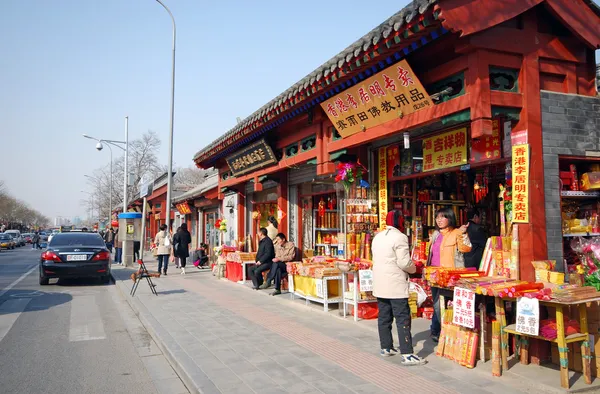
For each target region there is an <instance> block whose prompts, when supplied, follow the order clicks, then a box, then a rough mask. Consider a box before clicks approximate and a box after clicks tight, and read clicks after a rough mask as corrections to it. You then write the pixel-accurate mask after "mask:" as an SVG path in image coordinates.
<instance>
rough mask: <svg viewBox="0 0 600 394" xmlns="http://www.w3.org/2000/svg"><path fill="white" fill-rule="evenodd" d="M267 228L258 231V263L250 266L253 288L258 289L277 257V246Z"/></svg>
mask: <svg viewBox="0 0 600 394" xmlns="http://www.w3.org/2000/svg"><path fill="white" fill-rule="evenodd" d="M267 235H268V232H267V229H266V228H264V227H261V229H260V230H259V231H258V239H259V240H260V242H259V244H258V252H256V265H255V266H253V267H251V268H250V278H251V279H252V284H253V285H254V286H253V287H252V288H253V289H254V290H258V289H259V287H260V285H262V283H263V276H262V274H263V272H265V271H267V270H270V269H271V266H272V265H273V257H275V248H274V247H273V241H271V238H269V237H268V236H267Z"/></svg>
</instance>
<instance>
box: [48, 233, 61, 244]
mask: <svg viewBox="0 0 600 394" xmlns="http://www.w3.org/2000/svg"><path fill="white" fill-rule="evenodd" d="M56 234H60V233H59V232H58V230H54V231H52V232H51V233H50V235H48V243H50V241H52V238H54V236H55V235H56Z"/></svg>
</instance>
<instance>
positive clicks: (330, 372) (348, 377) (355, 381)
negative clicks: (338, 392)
mask: <svg viewBox="0 0 600 394" xmlns="http://www.w3.org/2000/svg"><path fill="white" fill-rule="evenodd" d="M319 370H320V371H322V372H323V373H324V374H326V375H327V376H329V377H330V378H332V379H335V380H337V381H338V382H340V383H342V384H345V385H348V386H350V387H352V388H353V390H354V387H355V386H362V385H364V384H366V383H368V382H367V381H366V380H364V379H362V378H360V377H358V376H356V375H355V374H353V373H352V372H350V371H347V370H345V369H343V368H341V367H338V366H337V365H336V366H335V367H334V368H319Z"/></svg>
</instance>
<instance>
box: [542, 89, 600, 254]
mask: <svg viewBox="0 0 600 394" xmlns="http://www.w3.org/2000/svg"><path fill="white" fill-rule="evenodd" d="M541 105H542V130H543V147H544V192H545V199H546V239H547V242H548V258H549V259H551V260H556V261H557V263H558V264H561V266H562V261H563V247H562V245H563V243H562V242H563V237H562V227H561V216H560V212H561V210H560V184H559V174H558V172H559V170H558V155H569V156H585V155H586V151H600V98H597V97H587V96H578V95H573V94H562V93H554V92H548V91H542V92H541Z"/></svg>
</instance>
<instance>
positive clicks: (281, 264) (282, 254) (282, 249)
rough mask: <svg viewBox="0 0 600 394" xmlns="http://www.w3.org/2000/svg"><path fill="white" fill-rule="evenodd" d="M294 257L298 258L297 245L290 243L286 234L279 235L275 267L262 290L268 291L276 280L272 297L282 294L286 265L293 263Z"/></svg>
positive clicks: (272, 268) (276, 242)
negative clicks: (282, 279)
mask: <svg viewBox="0 0 600 394" xmlns="http://www.w3.org/2000/svg"><path fill="white" fill-rule="evenodd" d="M294 257H296V245H294V244H293V243H291V242H288V240H287V239H286V238H285V234H283V233H279V234H277V236H276V237H275V258H274V259H273V265H272V266H271V271H270V272H269V275H268V276H267V281H266V282H265V283H264V284H263V285H262V286H261V287H260V288H261V289H268V288H269V287H271V282H272V281H273V280H275V291H274V292H273V293H271V295H273V296H275V295H278V294H281V278H283V276H284V275H287V267H286V265H285V263H287V262H289V261H293V260H294Z"/></svg>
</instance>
